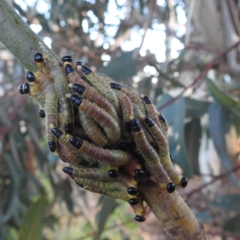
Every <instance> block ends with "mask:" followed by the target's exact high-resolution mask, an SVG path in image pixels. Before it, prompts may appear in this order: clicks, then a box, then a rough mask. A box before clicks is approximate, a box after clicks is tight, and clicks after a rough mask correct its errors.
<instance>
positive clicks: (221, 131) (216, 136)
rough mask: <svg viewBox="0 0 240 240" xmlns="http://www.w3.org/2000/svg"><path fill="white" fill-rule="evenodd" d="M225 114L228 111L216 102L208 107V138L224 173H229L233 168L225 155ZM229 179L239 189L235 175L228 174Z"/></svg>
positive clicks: (226, 154) (239, 185)
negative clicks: (211, 141)
mask: <svg viewBox="0 0 240 240" xmlns="http://www.w3.org/2000/svg"><path fill="white" fill-rule="evenodd" d="M227 114H228V111H227V110H226V109H225V108H223V107H222V106H221V105H220V104H218V103H216V102H213V103H212V104H211V105H210V107H209V130H210V136H211V138H212V140H213V143H214V146H215V149H216V151H217V153H218V156H219V158H220V160H221V162H222V164H223V166H224V168H225V171H230V170H231V169H232V168H233V166H232V163H231V160H230V158H229V155H228V153H227V147H226V142H225V133H226V126H227V122H228V121H227ZM229 177H230V179H231V180H232V182H233V183H234V184H235V185H236V186H237V187H240V184H239V181H238V178H237V177H236V175H235V173H231V174H229Z"/></svg>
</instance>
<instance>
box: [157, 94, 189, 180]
mask: <svg viewBox="0 0 240 240" xmlns="http://www.w3.org/2000/svg"><path fill="white" fill-rule="evenodd" d="M171 99H172V97H171V96H170V95H167V94H164V95H163V97H162V99H161V101H160V102H159V103H158V104H157V108H160V107H161V106H163V105H164V104H165V103H167V102H169V101H170V100H171ZM161 112H162V114H163V115H164V117H165V118H166V120H167V122H168V124H169V125H171V126H172V132H173V134H172V135H171V136H169V149H170V152H171V154H172V156H173V158H174V161H175V162H176V163H177V164H179V166H180V167H181V168H182V170H183V172H184V174H185V175H186V176H187V177H191V176H192V167H191V164H190V161H189V159H188V156H187V153H186V147H185V137H184V119H185V100H184V98H183V97H179V98H178V99H177V100H175V101H174V102H173V103H172V104H170V105H168V106H167V107H165V108H164V109H162V111H161Z"/></svg>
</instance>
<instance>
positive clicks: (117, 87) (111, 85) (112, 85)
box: [110, 83, 122, 91]
mask: <svg viewBox="0 0 240 240" xmlns="http://www.w3.org/2000/svg"><path fill="white" fill-rule="evenodd" d="M110 87H111V88H112V89H116V90H119V91H120V90H121V88H122V86H121V85H120V84H118V83H110Z"/></svg>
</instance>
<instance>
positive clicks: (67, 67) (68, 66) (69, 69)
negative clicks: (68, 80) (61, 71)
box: [65, 64, 74, 75]
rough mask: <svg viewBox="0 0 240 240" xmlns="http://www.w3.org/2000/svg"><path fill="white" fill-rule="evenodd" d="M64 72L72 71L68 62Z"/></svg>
mask: <svg viewBox="0 0 240 240" xmlns="http://www.w3.org/2000/svg"><path fill="white" fill-rule="evenodd" d="M65 72H66V74H67V75H68V74H69V73H71V72H74V69H73V67H72V66H71V65H70V64H67V65H66V66H65Z"/></svg>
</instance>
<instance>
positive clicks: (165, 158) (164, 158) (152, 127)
mask: <svg viewBox="0 0 240 240" xmlns="http://www.w3.org/2000/svg"><path fill="white" fill-rule="evenodd" d="M145 123H146V125H147V126H148V128H149V131H150V132H151V134H152V135H153V137H154V138H155V140H156V143H157V145H158V154H159V156H160V159H161V163H162V164H163V167H164V169H165V171H166V172H167V173H168V175H169V176H170V178H171V180H172V181H173V183H174V184H176V185H181V186H182V187H186V186H187V182H188V181H187V178H186V177H181V176H180V174H179V173H178V172H177V171H176V169H175V168H174V166H173V164H172V161H171V158H170V154H169V149H168V143H167V139H166V137H165V136H164V134H163V133H162V132H161V130H160V129H159V128H158V126H157V125H156V124H155V123H154V121H153V120H152V119H151V118H150V117H149V116H147V117H146V118H145Z"/></svg>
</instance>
